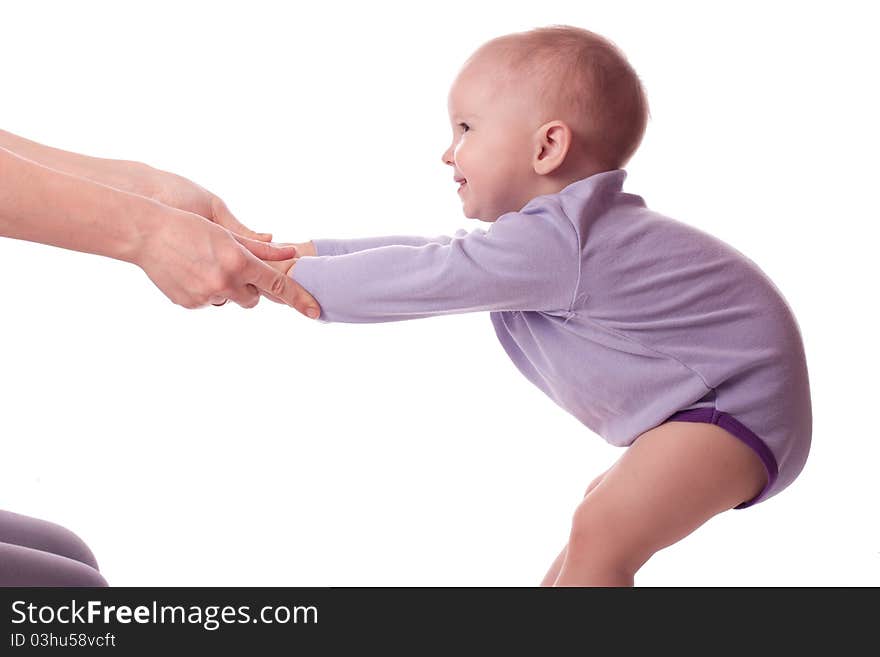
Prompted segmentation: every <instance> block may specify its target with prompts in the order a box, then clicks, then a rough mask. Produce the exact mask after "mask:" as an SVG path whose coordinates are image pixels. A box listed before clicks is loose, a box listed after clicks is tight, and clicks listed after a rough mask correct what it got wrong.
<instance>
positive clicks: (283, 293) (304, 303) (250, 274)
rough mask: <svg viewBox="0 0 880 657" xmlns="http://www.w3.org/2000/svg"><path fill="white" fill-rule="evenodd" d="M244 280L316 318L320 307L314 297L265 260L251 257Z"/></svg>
mask: <svg viewBox="0 0 880 657" xmlns="http://www.w3.org/2000/svg"><path fill="white" fill-rule="evenodd" d="M244 280H246V281H247V282H248V283H250V284H252V285H253V286H254V287H256V288H257V290H259V291H260V292H265V293H267V295H269V296H270V297H274V298H276V299H280V300H281V302H282V303H286V304H287V305H288V306H291V307H293V308H296V309H297V310H298V311H299V312H301V313H302V314H303V315H306V316H308V317H311V318H312V319H316V318H317V317H319V316H320V314H321V308H320V306H319V305H318V302H317V301H315V298H314V297H313V296H312V295H311V294H309V293H308V292H307V291H306V290H305V288H303V287H302V286H301V285H300V284H299V283H297V282H296V281H295V280H293V279H292V278H290V277H289V276H287V275H286V274H282V273H281V272H279V271H276V270H274V269H272V267H270V266H269V265H267V264H266V263H265V262H260V261H259V260H257V259H256V258H253V259H251V261H250V262H249V263H248V266H247V269H246V271H245V276H244Z"/></svg>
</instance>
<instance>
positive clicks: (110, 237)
mask: <svg viewBox="0 0 880 657" xmlns="http://www.w3.org/2000/svg"><path fill="white" fill-rule="evenodd" d="M161 209H162V206H161V205H160V204H158V203H156V202H155V201H151V200H149V199H147V198H144V197H142V196H138V195H135V194H129V193H127V192H125V191H122V190H120V189H116V188H113V187H109V186H107V185H103V184H100V183H97V182H94V181H92V180H89V179H83V178H82V177H77V176H75V175H71V174H70V173H65V172H63V171H59V170H56V169H54V168H50V167H49V166H47V165H45V166H44V165H43V164H40V163H37V162H34V161H32V160H30V159H28V158H27V157H26V155H19V154H16V153H14V152H12V151H10V150H8V149H6V148H4V147H0V236H4V237H12V238H15V239H21V240H28V241H31V242H40V243H42V244H50V245H53V246H59V247H63V248H66V249H73V250H76V251H83V252H87V253H95V254H98V255H103V256H108V257H111V258H116V259H119V260H126V261H129V262H134V261H135V258H136V255H137V252H138V249H139V247H140V246H141V244H142V242H143V238H144V236H145V235H147V234H149V232H150V230H151V229H150V226H151V225H152V224H153V223H154V222H155V221H156V220H157V218H158V217H159V216H160V214H161Z"/></svg>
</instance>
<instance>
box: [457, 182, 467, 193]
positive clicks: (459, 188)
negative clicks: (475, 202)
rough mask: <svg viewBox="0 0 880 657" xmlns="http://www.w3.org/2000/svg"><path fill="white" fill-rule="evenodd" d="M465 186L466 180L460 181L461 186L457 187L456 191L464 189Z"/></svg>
mask: <svg viewBox="0 0 880 657" xmlns="http://www.w3.org/2000/svg"><path fill="white" fill-rule="evenodd" d="M465 185H467V180H462V181H461V184H460V185H459V186H458V191H461V190H462V189H464V186H465Z"/></svg>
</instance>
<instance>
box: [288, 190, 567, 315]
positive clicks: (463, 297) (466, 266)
mask: <svg viewBox="0 0 880 657" xmlns="http://www.w3.org/2000/svg"><path fill="white" fill-rule="evenodd" d="M318 252H319V253H320V248H319V250H318ZM578 265H579V247H578V239H577V235H576V233H575V230H574V227H573V226H572V224H571V222H570V221H569V220H568V219H567V218H565V217H564V216H562V215H560V214H555V213H551V212H548V211H545V210H543V209H541V208H538V207H536V208H533V209H530V210H527V211H522V212H518V213H509V214H507V215H504V216H502V217H501V218H500V219H498V220H497V221H496V222H495V223H494V224H493V225H492V227H491V228H490V229H489V230H488V231H483V230H480V229H476V230H473V231H471V232H470V233H465V232H464V231H459V233H457V236H456V237H454V238H451V237H450V238H445V239H443V240H439V241H430V240H425V239H424V238H422V243H421V244H420V245H401V244H393V245H389V246H379V247H374V248H367V249H365V250H361V251H356V252H350V253H346V254H344V255H338V256H321V255H318V256H317V257H302V258H298V259H297V260H296V261H295V263H293V266H292V268H291V269H290V275H291V276H292V277H293V278H294V279H296V281H297V282H298V283H299V284H300V285H302V286H303V287H304V288H306V289H307V290H308V291H309V292H310V293H311V294H312V295H313V296H314V297H315V298H316V299H317V301H318V303H319V304H320V305H321V308H322V315H321V319H322V320H324V321H336V322H388V321H398V320H404V319H416V318H419V317H429V316H432V315H444V314H452V313H464V312H475V311H481V310H489V311H498V310H544V311H551V310H567V309H568V308H570V306H571V302H572V296H573V294H574V289H575V287H576V285H577V279H578V272H579V266H578Z"/></svg>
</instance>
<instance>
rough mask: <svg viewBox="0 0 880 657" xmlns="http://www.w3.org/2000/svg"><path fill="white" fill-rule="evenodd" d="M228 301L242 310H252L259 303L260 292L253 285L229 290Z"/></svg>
mask: <svg viewBox="0 0 880 657" xmlns="http://www.w3.org/2000/svg"><path fill="white" fill-rule="evenodd" d="M228 299H229V300H231V301H234V302H235V303H237V304H238V305H239V306H241V307H242V308H253V307H254V306H256V305H257V304H258V303H259V302H260V292H259V291H258V290H257V289H256V288H255V287H254V286H253V285H243V286H241V287H237V288H234V289H232V290H230V291H229V296H228Z"/></svg>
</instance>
